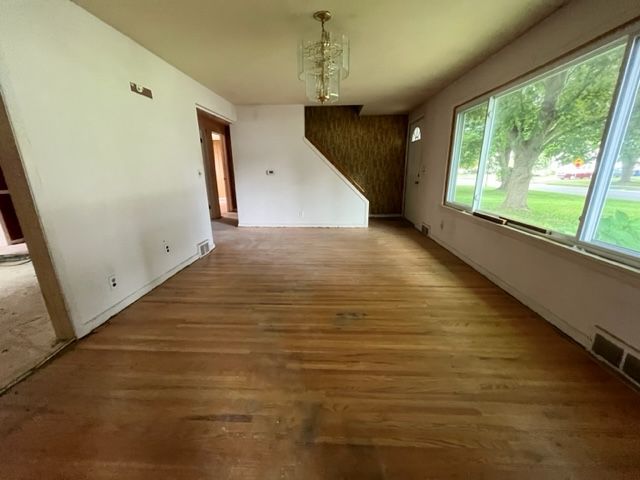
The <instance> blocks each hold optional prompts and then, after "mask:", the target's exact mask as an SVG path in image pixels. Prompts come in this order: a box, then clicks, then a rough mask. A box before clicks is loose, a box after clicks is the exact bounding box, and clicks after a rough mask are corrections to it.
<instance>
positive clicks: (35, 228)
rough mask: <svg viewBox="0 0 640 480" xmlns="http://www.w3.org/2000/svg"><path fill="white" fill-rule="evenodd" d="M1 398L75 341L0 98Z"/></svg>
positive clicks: (11, 130) (9, 124) (38, 218)
mask: <svg viewBox="0 0 640 480" xmlns="http://www.w3.org/2000/svg"><path fill="white" fill-rule="evenodd" d="M0 172H1V173H0V192H2V193H0V197H1V198H0V205H1V207H0V217H1V219H0V231H1V233H0V245H1V246H0V392H2V391H4V390H5V389H6V388H9V387H10V386H11V385H13V384H14V383H16V382H18V381H19V380H20V379H22V378H24V377H25V376H27V375H28V374H29V373H30V372H32V371H33V370H34V369H35V368H37V367H38V366H39V365H41V364H42V363H43V362H45V361H46V360H47V359H49V358H51V356H53V355H55V353H57V352H58V351H60V349H62V348H63V347H64V346H65V345H67V344H68V343H69V342H71V341H72V340H73V339H74V338H75V333H74V330H73V326H72V324H71V320H70V318H69V314H68V311H67V305H66V302H65V299H64V297H63V295H62V289H61V286H60V282H59V280H58V277H57V275H56V271H55V269H54V268H53V261H52V259H51V255H50V253H49V246H48V244H47V240H46V238H45V235H44V231H43V229H42V225H41V223H40V217H39V215H38V211H37V210H36V206H35V203H34V200H33V196H32V193H31V187H30V185H29V182H28V180H27V175H26V173H25V170H24V165H23V163H22V159H21V157H20V153H19V151H18V146H17V144H16V140H15V138H14V136H13V129H12V128H11V123H10V121H9V116H8V115H7V110H6V108H5V105H4V99H3V98H2V95H0Z"/></svg>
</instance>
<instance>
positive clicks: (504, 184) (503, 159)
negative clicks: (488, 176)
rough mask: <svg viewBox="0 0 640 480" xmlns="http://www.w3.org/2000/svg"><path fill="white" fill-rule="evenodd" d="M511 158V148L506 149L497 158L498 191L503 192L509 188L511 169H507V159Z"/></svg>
mask: <svg viewBox="0 0 640 480" xmlns="http://www.w3.org/2000/svg"><path fill="white" fill-rule="evenodd" d="M510 157H511V147H506V148H505V149H504V150H503V151H502V153H501V154H500V155H499V156H498V158H497V162H498V178H499V179H500V186H499V187H498V190H502V191H505V190H507V188H508V187H509V178H510V177H511V168H509V158H510Z"/></svg>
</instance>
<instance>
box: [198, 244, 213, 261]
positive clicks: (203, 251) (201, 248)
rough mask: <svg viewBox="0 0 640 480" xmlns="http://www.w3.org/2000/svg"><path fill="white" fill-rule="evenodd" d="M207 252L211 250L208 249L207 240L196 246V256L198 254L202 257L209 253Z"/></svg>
mask: <svg viewBox="0 0 640 480" xmlns="http://www.w3.org/2000/svg"><path fill="white" fill-rule="evenodd" d="M209 250H211V248H209V240H205V241H204V242H201V243H199V244H198V254H200V256H201V257H204V256H205V255H206V254H207V253H209Z"/></svg>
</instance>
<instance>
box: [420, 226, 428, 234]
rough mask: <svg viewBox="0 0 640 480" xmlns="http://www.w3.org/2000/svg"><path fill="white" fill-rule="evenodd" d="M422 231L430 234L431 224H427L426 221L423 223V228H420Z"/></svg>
mask: <svg viewBox="0 0 640 480" xmlns="http://www.w3.org/2000/svg"><path fill="white" fill-rule="evenodd" d="M420 231H421V232H422V234H423V235H426V236H427V237H428V236H429V225H427V224H426V223H423V224H422V228H421V229H420Z"/></svg>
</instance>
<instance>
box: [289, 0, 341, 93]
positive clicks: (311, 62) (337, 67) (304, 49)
mask: <svg viewBox="0 0 640 480" xmlns="http://www.w3.org/2000/svg"><path fill="white" fill-rule="evenodd" d="M313 18H315V19H316V20H318V21H319V22H320V23H321V24H322V32H321V34H320V40H303V41H301V42H300V45H299V47H298V78H299V79H300V80H302V81H304V82H305V84H306V90H307V98H309V100H311V101H312V102H316V103H321V104H325V103H334V102H337V101H338V98H339V97H340V80H344V79H345V78H347V77H348V76H349V39H348V38H347V36H346V35H336V34H333V33H331V32H328V31H326V30H325V29H324V24H325V23H326V22H328V21H329V20H330V19H331V12H328V11H326V10H321V11H319V12H316V13H314V14H313Z"/></svg>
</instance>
